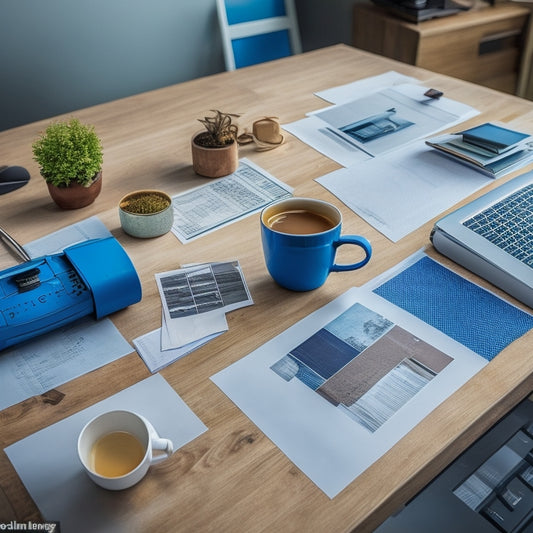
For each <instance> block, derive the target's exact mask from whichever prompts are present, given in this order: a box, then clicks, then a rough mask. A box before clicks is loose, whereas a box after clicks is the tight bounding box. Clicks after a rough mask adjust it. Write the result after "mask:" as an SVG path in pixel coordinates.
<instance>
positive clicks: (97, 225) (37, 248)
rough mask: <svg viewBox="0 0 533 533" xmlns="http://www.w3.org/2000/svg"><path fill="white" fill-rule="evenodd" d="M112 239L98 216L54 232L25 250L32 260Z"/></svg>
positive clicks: (32, 243)
mask: <svg viewBox="0 0 533 533" xmlns="http://www.w3.org/2000/svg"><path fill="white" fill-rule="evenodd" d="M106 237H112V234H111V232H110V231H109V230H108V229H107V227H106V226H105V224H104V223H103V222H102V221H101V220H100V219H99V218H98V217H96V216H93V217H89V218H86V219H84V220H80V221H79V222H77V223H75V224H72V225H71V226H67V227H65V228H61V229H60V230H57V231H54V232H53V233H50V234H48V235H45V236H44V237H41V238H40V239H36V240H35V241H32V242H30V243H28V244H26V245H24V249H25V250H26V252H27V253H28V255H29V256H30V257H32V258H34V257H41V256H43V255H47V254H55V253H59V252H61V251H62V250H63V249H64V248H66V247H67V246H71V245H73V244H76V243H78V242H84V241H88V240H90V239H104V238H106Z"/></svg>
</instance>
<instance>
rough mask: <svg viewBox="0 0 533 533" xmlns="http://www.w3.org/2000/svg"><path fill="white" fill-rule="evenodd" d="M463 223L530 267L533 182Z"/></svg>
mask: <svg viewBox="0 0 533 533" xmlns="http://www.w3.org/2000/svg"><path fill="white" fill-rule="evenodd" d="M463 225H464V226H466V227H467V228H469V229H471V230H472V231H474V232H475V233H477V234H478V235H481V236H482V237H485V239H487V240H488V241H490V242H492V243H493V244H495V245H496V246H498V247H499V248H501V249H502V250H505V251H506V252H507V253H508V254H509V255H512V256H513V257H515V258H516V259H518V260H519V261H522V262H523V263H525V264H526V265H528V266H530V267H532V268H533V183H532V184H530V185H527V186H526V187H524V188H522V189H520V190H518V191H516V192H514V193H513V194H511V195H509V196H507V197H506V198H504V199H503V200H501V201H500V202H498V203H496V204H494V205H491V206H490V207H488V208H487V209H484V210H483V211H481V212H479V213H478V214H476V215H474V216H473V217H472V218H470V219H468V220H467V221H465V222H463Z"/></svg>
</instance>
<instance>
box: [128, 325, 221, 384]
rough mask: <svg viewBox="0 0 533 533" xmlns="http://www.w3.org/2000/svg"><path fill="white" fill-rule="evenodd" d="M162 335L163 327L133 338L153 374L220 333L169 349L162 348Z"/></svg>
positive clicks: (136, 347)
mask: <svg viewBox="0 0 533 533" xmlns="http://www.w3.org/2000/svg"><path fill="white" fill-rule="evenodd" d="M161 335H162V332H161V329H155V330H153V331H150V332H149V333H145V334H144V335H142V336H140V337H137V338H136V339H133V344H134V346H135V349H136V350H137V352H138V354H139V355H140V356H141V357H142V359H143V361H144V362H145V364H146V366H147V367H148V369H149V370H150V372H152V374H153V373H154V372H159V371H160V370H162V369H163V368H165V367H166V366H168V365H170V364H171V363H173V362H174V361H177V360H178V359H181V358H182V357H184V356H185V355H187V354H190V353H191V352H193V351H194V350H197V349H198V348H200V347H201V346H203V345H204V344H207V343H208V342H209V341H210V340H212V339H214V338H216V337H218V336H219V335H220V333H215V334H214V335H210V336H208V337H205V338H203V339H199V340H197V341H195V342H191V343H190V344H186V345H185V346H182V347H181V348H171V349H169V350H163V349H162V348H161V344H162V341H161V339H162V337H161Z"/></svg>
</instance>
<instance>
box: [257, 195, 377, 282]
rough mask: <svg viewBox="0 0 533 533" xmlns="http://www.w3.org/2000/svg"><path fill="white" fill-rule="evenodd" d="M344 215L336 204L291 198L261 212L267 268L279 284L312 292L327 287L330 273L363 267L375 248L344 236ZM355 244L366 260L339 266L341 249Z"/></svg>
mask: <svg viewBox="0 0 533 533" xmlns="http://www.w3.org/2000/svg"><path fill="white" fill-rule="evenodd" d="M341 225H342V216H341V213H340V211H339V210H338V209H337V208H336V207H335V206H334V205H332V204H330V203H328V202H324V201H322V200H315V199H313V198H288V199H285V200H280V201H279V202H276V203H274V204H270V205H269V206H267V207H265V208H264V209H263V211H262V212H261V240H262V243H263V253H264V256H265V263H266V266H267V269H268V271H269V273H270V275H271V276H272V278H273V279H274V281H276V282H277V283H278V284H279V285H281V286H282V287H285V288H286V289H290V290H294V291H308V290H312V289H316V288H317V287H320V286H321V285H323V284H324V282H325V281H326V279H327V277H328V275H329V274H330V272H345V271H348V270H355V269H358V268H361V267H363V266H364V265H366V264H367V263H368V261H369V260H370V256H371V255H372V247H371V245H370V243H369V242H368V240H367V239H365V238H364V237H361V236H359V235H343V236H341ZM347 244H351V245H355V246H357V247H359V248H361V249H362V251H363V253H364V258H363V259H362V260H361V261H358V262H356V263H352V264H346V265H344V264H342V265H338V264H336V263H335V253H336V250H337V248H338V247H339V246H342V245H347Z"/></svg>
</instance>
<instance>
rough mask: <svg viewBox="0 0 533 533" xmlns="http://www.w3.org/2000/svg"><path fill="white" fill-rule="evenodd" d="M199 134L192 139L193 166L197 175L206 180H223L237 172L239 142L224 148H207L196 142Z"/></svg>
mask: <svg viewBox="0 0 533 533" xmlns="http://www.w3.org/2000/svg"><path fill="white" fill-rule="evenodd" d="M198 133H199V132H197V133H195V134H194V135H193V136H192V139H191V151H192V166H193V169H194V171H195V172H196V174H199V175H200V176H204V177H206V178H221V177H222V176H227V175H228V174H231V173H232V172H235V171H236V170H237V168H238V166H239V145H238V144H237V141H233V143H232V144H228V145H227V146H223V147H222V148H206V147H204V146H200V145H199V144H196V143H195V142H194V139H195V138H196V136H197V135H198Z"/></svg>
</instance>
